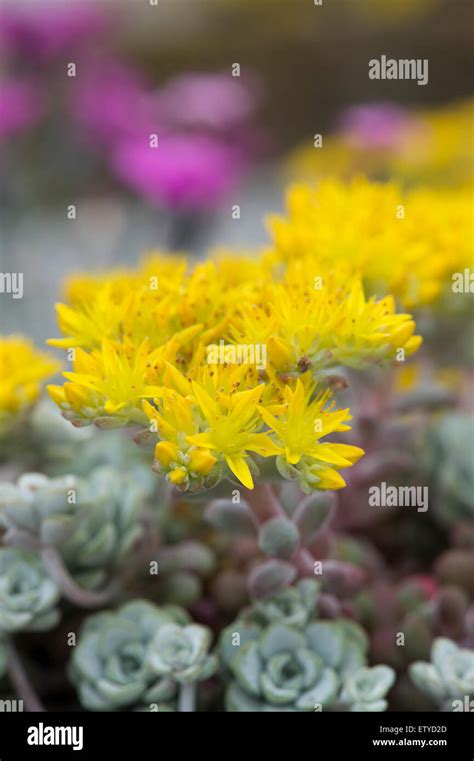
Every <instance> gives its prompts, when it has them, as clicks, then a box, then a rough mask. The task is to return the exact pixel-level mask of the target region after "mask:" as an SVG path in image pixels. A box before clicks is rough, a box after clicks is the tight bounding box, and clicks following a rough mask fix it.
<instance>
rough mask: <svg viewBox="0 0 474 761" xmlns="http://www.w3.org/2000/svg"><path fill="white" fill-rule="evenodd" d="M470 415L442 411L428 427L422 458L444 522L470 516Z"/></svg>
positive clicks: (473, 487)
mask: <svg viewBox="0 0 474 761" xmlns="http://www.w3.org/2000/svg"><path fill="white" fill-rule="evenodd" d="M473 435H474V418H473V417H472V416H471V417H469V416H466V415H461V414H459V413H458V414H457V413H451V414H446V415H444V416H443V417H441V418H439V419H437V420H436V421H435V422H434V423H433V424H432V425H431V426H430V428H429V429H428V431H427V435H426V441H425V446H424V447H423V452H424V457H423V462H424V466H425V470H426V473H427V477H428V479H429V482H430V492H431V494H432V496H433V504H434V509H435V512H436V515H437V516H438V517H439V519H440V520H441V521H443V522H444V523H448V524H449V523H453V522H455V521H458V520H469V519H470V520H474V496H473V495H474V480H473V479H474V471H473V468H472V439H473Z"/></svg>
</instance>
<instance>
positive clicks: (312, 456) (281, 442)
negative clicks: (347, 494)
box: [259, 380, 364, 491]
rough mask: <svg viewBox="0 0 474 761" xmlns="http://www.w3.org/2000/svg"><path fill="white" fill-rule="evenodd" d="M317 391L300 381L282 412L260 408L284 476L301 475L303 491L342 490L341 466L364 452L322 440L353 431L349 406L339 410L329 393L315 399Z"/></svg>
mask: <svg viewBox="0 0 474 761" xmlns="http://www.w3.org/2000/svg"><path fill="white" fill-rule="evenodd" d="M313 393H314V385H313V386H312V387H310V388H309V390H307V391H305V389H304V387H303V384H302V383H301V381H300V380H297V381H296V386H295V388H294V390H293V389H291V388H290V387H289V386H286V388H285V403H284V404H283V405H281V407H280V410H279V413H277V414H272V413H270V412H269V411H268V409H265V408H264V407H259V411H260V414H261V416H262V418H263V420H264V421H265V423H266V424H267V425H268V427H269V428H270V429H271V430H272V431H274V432H275V434H276V441H275V444H276V447H277V449H278V453H279V455H280V459H279V461H277V464H278V465H279V469H280V472H281V473H282V475H284V477H287V478H297V479H298V482H299V485H300V487H301V488H302V489H303V491H311V490H312V489H314V488H318V489H340V488H342V487H343V486H345V481H344V479H343V478H342V476H341V475H340V474H339V472H338V470H337V469H338V468H347V467H349V466H351V465H353V464H354V463H355V462H357V460H358V459H359V458H360V457H362V455H363V454H364V451H363V449H360V448H359V447H355V446H350V445H348V444H337V443H332V442H330V443H324V444H321V443H320V439H321V438H322V437H324V436H327V435H328V434H331V433H334V432H337V431H347V430H350V426H349V425H347V423H346V421H348V420H351V415H350V413H349V410H348V409H343V410H337V411H335V410H334V409H333V407H334V404H332V405H330V406H329V407H328V406H327V404H328V401H329V400H330V398H331V397H330V394H329V392H325V393H323V394H321V395H319V396H316V397H315V398H313V399H312V395H313ZM288 466H290V467H288Z"/></svg>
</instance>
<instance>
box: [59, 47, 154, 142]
mask: <svg viewBox="0 0 474 761" xmlns="http://www.w3.org/2000/svg"><path fill="white" fill-rule="evenodd" d="M80 68H81V76H80V77H78V78H77V80H75V82H74V85H73V87H72V88H71V98H72V100H71V114H72V116H73V118H74V120H75V121H76V123H77V124H78V125H79V126H80V127H82V128H83V129H84V130H85V133H86V135H87V136H88V137H89V138H91V139H92V140H95V141H98V142H99V143H108V144H109V145H112V143H113V142H114V141H117V140H121V139H123V138H124V137H129V136H131V135H137V136H138V135H143V136H145V135H147V134H149V133H150V132H153V131H154V129H156V125H155V123H154V120H153V115H152V110H153V109H152V103H151V102H150V95H149V83H148V82H147V81H146V78H145V77H144V76H143V75H142V73H141V72H140V71H138V70H137V69H135V68H134V67H133V66H131V65H129V64H127V63H122V62H121V61H112V60H111V61H96V62H91V63H89V64H80Z"/></svg>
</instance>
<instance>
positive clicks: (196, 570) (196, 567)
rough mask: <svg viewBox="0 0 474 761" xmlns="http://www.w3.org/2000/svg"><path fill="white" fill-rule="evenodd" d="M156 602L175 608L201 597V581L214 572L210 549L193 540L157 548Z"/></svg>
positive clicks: (215, 562) (202, 583)
mask: <svg viewBox="0 0 474 761" xmlns="http://www.w3.org/2000/svg"><path fill="white" fill-rule="evenodd" d="M156 560H157V563H158V567H159V584H160V587H159V595H160V600H163V601H165V602H167V603H173V604H175V605H184V606H188V605H191V604H192V603H193V602H195V601H196V600H199V599H200V598H201V597H202V595H203V586H204V580H205V579H207V578H209V576H210V575H211V573H212V572H213V571H214V570H215V568H216V564H217V559H216V554H215V551H214V549H213V548H211V547H209V546H208V545H206V544H204V542H199V541H196V540H184V541H181V542H176V543H175V544H169V545H165V546H163V547H161V548H160V550H159V552H158V555H157V558H156Z"/></svg>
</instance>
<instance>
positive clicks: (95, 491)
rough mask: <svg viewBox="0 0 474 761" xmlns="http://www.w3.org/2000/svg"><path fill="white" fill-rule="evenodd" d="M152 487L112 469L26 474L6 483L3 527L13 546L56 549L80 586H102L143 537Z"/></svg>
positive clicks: (0, 494)
mask: <svg viewBox="0 0 474 761" xmlns="http://www.w3.org/2000/svg"><path fill="white" fill-rule="evenodd" d="M146 498H147V489H146V486H145V487H143V486H142V484H141V482H140V481H139V480H137V478H136V473H135V472H125V473H123V472H121V471H119V470H117V469H116V468H114V467H112V466H103V467H99V468H96V469H95V470H93V471H91V472H90V473H89V475H88V477H87V478H85V477H84V478H80V477H77V476H73V475H64V476H57V477H55V478H49V477H48V476H45V475H43V474H41V473H26V474H24V475H22V476H21V477H20V478H19V479H18V482H17V483H16V484H11V483H0V527H3V528H4V529H5V538H4V541H5V542H6V543H8V544H9V545H12V546H19V547H27V548H31V549H34V550H38V551H39V550H41V549H43V548H45V547H56V548H57V549H58V551H59V552H60V554H61V556H62V559H63V562H64V563H65V565H66V567H67V569H68V571H69V572H70V573H71V574H72V575H73V576H74V577H75V579H76V581H77V582H78V583H79V584H80V585H82V586H85V587H96V586H98V585H100V584H102V583H104V581H105V580H106V578H107V577H108V575H110V573H111V572H113V571H114V570H115V569H116V568H117V567H118V566H119V565H120V564H122V563H123V562H124V561H125V560H126V559H127V557H128V556H129V555H130V553H131V552H132V550H133V548H134V546H135V544H136V543H137V542H138V541H139V539H140V538H141V536H142V534H143V521H142V517H143V511H144V507H145V502H146Z"/></svg>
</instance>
